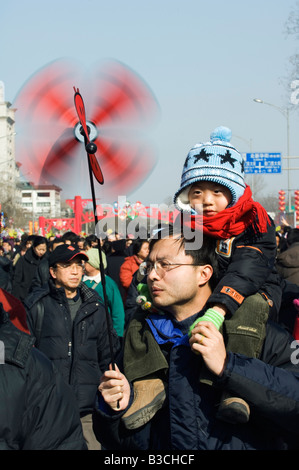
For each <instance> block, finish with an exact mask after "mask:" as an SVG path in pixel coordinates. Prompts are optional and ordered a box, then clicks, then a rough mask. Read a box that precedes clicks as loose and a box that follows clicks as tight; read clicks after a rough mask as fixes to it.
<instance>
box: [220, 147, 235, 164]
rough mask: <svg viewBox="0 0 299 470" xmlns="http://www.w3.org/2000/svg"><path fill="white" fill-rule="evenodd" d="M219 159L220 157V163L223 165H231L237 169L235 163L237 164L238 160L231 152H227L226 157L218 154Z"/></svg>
mask: <svg viewBox="0 0 299 470" xmlns="http://www.w3.org/2000/svg"><path fill="white" fill-rule="evenodd" d="M218 157H220V162H221V163H222V164H223V163H230V164H231V166H232V167H233V168H235V164H234V162H236V161H237V160H236V158H233V157H232V154H231V153H230V151H229V150H227V151H226V152H225V154H224V155H221V154H218Z"/></svg>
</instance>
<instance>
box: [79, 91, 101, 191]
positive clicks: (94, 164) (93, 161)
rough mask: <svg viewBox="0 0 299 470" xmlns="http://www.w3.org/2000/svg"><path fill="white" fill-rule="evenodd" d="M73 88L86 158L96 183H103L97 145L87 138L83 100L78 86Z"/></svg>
mask: <svg viewBox="0 0 299 470" xmlns="http://www.w3.org/2000/svg"><path fill="white" fill-rule="evenodd" d="M74 90H75V96H74V101H75V108H76V111H77V114H78V117H79V121H80V124H81V126H82V129H83V132H84V140H85V149H86V151H87V154H88V159H89V164H90V166H91V169H92V172H93V175H94V176H95V178H96V180H97V181H98V183H100V184H103V183H104V177H103V173H102V170H101V168H100V165H99V163H98V161H97V158H96V156H95V155H94V153H95V152H96V150H97V147H96V145H95V144H94V143H92V142H90V140H89V132H88V129H87V124H86V114H85V106H84V101H83V98H82V96H81V95H80V93H79V88H77V90H76V88H75V87H74Z"/></svg>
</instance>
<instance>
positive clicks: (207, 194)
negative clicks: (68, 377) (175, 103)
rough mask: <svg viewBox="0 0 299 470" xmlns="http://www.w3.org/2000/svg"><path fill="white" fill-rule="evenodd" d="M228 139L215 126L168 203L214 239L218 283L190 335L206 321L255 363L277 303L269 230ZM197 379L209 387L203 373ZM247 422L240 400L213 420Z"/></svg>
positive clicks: (227, 403) (231, 400) (225, 403)
mask: <svg viewBox="0 0 299 470" xmlns="http://www.w3.org/2000/svg"><path fill="white" fill-rule="evenodd" d="M230 139H231V131H230V129H228V128H226V127H219V128H217V129H215V131H214V132H213V133H212V134H211V137H210V141H208V142H206V143H200V144H196V145H195V146H194V147H193V148H192V149H191V150H190V151H189V153H188V155H187V158H186V161H185V164H184V167H183V172H182V176H181V185H180V188H179V189H178V191H177V192H176V193H175V196H174V203H175V205H176V207H177V209H179V210H180V211H181V213H182V214H183V213H189V214H190V217H188V218H187V221H186V217H183V216H182V217H181V219H182V223H184V224H187V225H189V226H190V227H191V228H192V229H195V230H202V231H203V233H205V234H207V235H210V236H211V237H214V238H215V239H216V240H217V248H216V253H217V255H218V262H219V282H218V284H217V286H216V288H215V289H214V290H213V293H212V294H211V296H210V298H209V301H208V304H207V310H206V311H205V313H204V315H203V316H201V317H199V318H198V319H197V321H196V322H195V323H194V324H193V325H192V327H191V328H190V333H189V335H190V336H191V335H192V329H193V328H194V326H195V324H197V323H198V322H199V321H203V320H204V321H211V322H212V323H213V324H214V325H215V326H216V327H217V329H221V330H222V332H223V335H224V338H225V340H226V345H227V350H228V351H232V352H234V353H239V354H244V355H246V356H247V357H259V355H260V352H261V348H262V346H263V342H264V338H265V331H266V323H267V320H268V318H269V317H271V318H272V319H276V318H277V313H278V310H279V307H280V301H281V288H280V280H279V276H278V275H277V274H276V272H275V270H274V264H275V257H276V237H275V225H274V223H273V221H272V220H271V218H270V217H269V216H268V214H267V212H266V210H265V209H264V208H263V207H262V206H261V205H260V204H259V203H258V202H255V201H254V200H253V199H252V193H251V189H250V187H249V186H248V185H246V183H245V181H244V176H245V174H244V160H243V158H242V155H241V154H240V153H239V152H238V151H237V150H236V148H235V147H233V146H232V144H231V143H230ZM176 223H177V221H176ZM147 300H149V299H147ZM131 357H133V355H131ZM145 376H146V371H144V377H145ZM140 379H141V378H140ZM200 380H201V381H202V382H204V383H208V384H211V385H212V383H213V380H212V378H211V377H210V376H209V374H208V373H207V374H206V375H204V374H203V375H202V377H201V378H200ZM141 382H142V381H141ZM136 384H137V382H136ZM148 384H149V382H148ZM139 385H140V384H139ZM159 393H160V392H159ZM136 405H137V404H135V408H138V406H136ZM249 415H250V407H249V405H248V404H247V403H246V402H245V401H244V400H242V398H241V397H231V396H229V395H228V394H227V393H225V394H224V396H223V400H222V401H221V403H220V406H219V408H218V411H217V416H218V417H219V419H223V420H225V421H228V422H232V423H235V422H241V423H244V422H247V421H248V419H249Z"/></svg>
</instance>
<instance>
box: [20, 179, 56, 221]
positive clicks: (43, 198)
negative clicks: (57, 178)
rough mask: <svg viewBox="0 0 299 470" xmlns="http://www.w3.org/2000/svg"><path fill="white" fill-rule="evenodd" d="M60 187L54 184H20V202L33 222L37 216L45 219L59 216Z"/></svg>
mask: <svg viewBox="0 0 299 470" xmlns="http://www.w3.org/2000/svg"><path fill="white" fill-rule="evenodd" d="M60 192H61V188H59V187H58V186H55V185H50V184H48V185H40V186H35V185H33V184H30V183H22V184H21V194H22V199H21V204H22V208H23V211H24V214H25V215H26V216H27V217H28V218H31V220H33V221H34V222H35V221H37V220H38V218H39V217H41V216H42V217H45V218H47V219H50V218H57V217H61V200H60Z"/></svg>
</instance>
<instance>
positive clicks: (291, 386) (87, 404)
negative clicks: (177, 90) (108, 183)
mask: <svg viewBox="0 0 299 470" xmlns="http://www.w3.org/2000/svg"><path fill="white" fill-rule="evenodd" d="M230 136H231V132H230V131H229V129H227V128H223V127H221V128H217V129H216V130H215V131H214V132H213V133H212V134H211V136H210V141H208V142H205V143H200V144H197V145H195V146H194V147H193V148H192V149H191V150H190V152H189V153H188V155H187V158H186V160H185V163H184V166H183V172H182V175H181V184H180V187H179V189H178V190H177V192H176V193H175V195H174V202H175V205H176V207H177V209H178V211H179V214H180V215H179V216H178V217H177V219H176V220H175V221H174V224H173V225H171V224H166V225H165V226H163V224H161V225H160V226H159V227H158V228H157V230H155V231H154V232H153V233H149V234H147V237H146V238H145V239H136V240H132V239H127V238H125V237H123V236H122V235H121V234H113V237H111V236H109V237H108V236H103V238H101V240H98V238H97V237H96V236H94V235H89V236H86V237H79V236H77V235H76V234H74V233H72V232H67V233H65V234H64V235H63V236H61V237H56V238H53V239H51V240H48V239H46V238H44V237H40V236H28V237H24V239H22V240H20V241H18V242H16V243H13V242H12V241H11V240H4V241H3V243H2V248H1V249H2V253H1V254H0V287H1V295H2V298H3V302H2V304H3V307H2V312H1V315H2V321H1V322H0V341H3V343H5V344H6V342H7V343H9V344H10V345H11V346H9V348H8V356H7V357H6V356H5V366H6V365H7V367H5V368H3V370H4V371H5V374H6V375H7V377H5V383H6V384H7V383H12V384H14V386H13V387H11V388H10V387H8V388H9V390H10V393H12V392H11V390H12V389H14V390H15V392H14V393H15V394H18V393H20V390H21V389H22V387H24V386H25V385H26V387H27V386H28V381H26V380H25V377H26V374H28V373H29V372H28V371H30V374H31V375H32V377H31V380H30V385H31V388H32V390H31V391H30V393H29V392H28V393H29V399H28V400H27V402H26V403H24V401H21V402H20V405H19V408H18V410H16V409H15V407H14V406H13V405H12V407H11V410H9V413H8V415H7V417H6V419H7V421H8V422H6V423H4V422H3V420H2V419H1V420H0V423H1V424H0V436H1V437H2V441H1V440H0V442H3V443H4V444H2V446H5V447H4V448H24V449H30V448H31V449H56V448H62V449H64V448H67V449H74V448H77V449H90V450H100V449H105V450H114V451H115V450H127V451H128V450H151V451H161V450H202V449H208V450H216V449H217V450H219V449H230V450H241V449H256V450H265V449H272V450H277V449H298V438H299V430H298V419H299V365H298V363H299V361H298V358H297V355H298V352H297V351H298V344H297V343H296V341H295V340H296V335H295V333H294V331H295V326H296V322H297V319H298V311H297V308H298V305H299V279H298V269H299V263H297V259H299V258H298V255H297V251H298V250H299V229H297V228H292V227H287V226H284V227H275V225H274V223H273V221H272V220H271V218H270V217H269V216H268V214H267V212H266V211H265V209H264V208H263V207H262V206H261V205H260V204H259V203H258V202H256V201H254V200H253V199H252V195H251V190H250V187H249V186H248V185H246V184H245V181H244V166H243V164H242V162H243V161H242V156H241V154H240V153H239V152H238V151H237V150H236V149H235V148H234V147H233V146H232V145H231V144H230ZM186 214H188V217H187V218H186V217H183V215H186ZM187 229H188V230H187ZM196 233H201V234H202V239H201V243H200V244H199V245H198V244H197V243H194V240H193V242H192V240H191V243H190V237H191V238H192V234H193V236H194V239H196V237H195V234H196ZM187 235H188V236H187ZM10 296H11V297H10ZM12 299H14V302H13V300H12ZM0 300H1V299H0ZM9 301H10V302H11V305H14V308H13V307H12V308H11V309H9V308H8V307H7V306H8V304H9ZM16 312H17V314H16ZM21 315H22V316H23V317H25V320H26V322H25V328H24V329H25V331H24V332H22V331H21V329H20V328H17V327H14V324H15V325H16V317H19V318H18V320H19V323H22V324H24V322H23V321H22V322H21V321H20V316H21ZM9 318H10V319H11V321H10V320H9ZM26 328H27V330H26ZM297 339H299V338H297ZM16 344H18V345H19V346H18V347H17V348H16ZM33 344H34V346H35V347H34V348H33ZM39 353H41V354H42V355H41V356H40V355H39ZM7 358H8V360H7ZM32 364H33V365H32ZM41 370H42V371H41ZM55 371H56V372H55ZM38 375H39V376H40V379H39V381H37V380H36V377H37V376H38ZM46 380H48V381H49V383H50V384H51V393H50V391H49V395H46V396H43V399H42V400H41V403H38V390H39V389H40V388H41V387H42V386H43V383H44V381H46ZM24 382H26V384H25V385H24ZM33 384H34V385H33ZM4 388H5V387H4ZM62 389H63V396H62ZM8 392H9V391H7V393H8ZM2 393H4V392H2ZM48 401H49V403H48ZM11 403H14V395H12V397H11ZM18 403H19V402H18ZM35 406H38V407H39V411H40V414H36V413H34V407H35ZM22 407H23V409H22ZM63 407H65V409H66V417H67V416H68V415H69V413H71V409H72V408H73V414H72V416H71V417H70V418H69V420H68V422H67V423H65V425H64V423H63V422H62V412H61V410H62V408H63ZM24 408H25V410H24ZM45 408H47V410H46V409H45ZM48 413H52V414H51V417H49V418H48V417H47V415H48ZM25 415H26V418H22V416H25ZM53 415H57V423H55V426H54V425H52V422H53V420H54V416H53ZM43 417H44V419H43ZM22 419H24V420H25V421H26V423H25V424H26V426H25V425H23V424H22V426H21V424H20V421H21V420H22ZM66 419H67V418H66ZM44 421H45V422H44ZM20 429H21V430H22V431H24V432H21V431H20ZM28 429H32V430H33V431H32V432H30V431H28ZM37 429H39V432H37ZM7 430H9V431H7ZM0 448H1V444H0Z"/></svg>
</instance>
